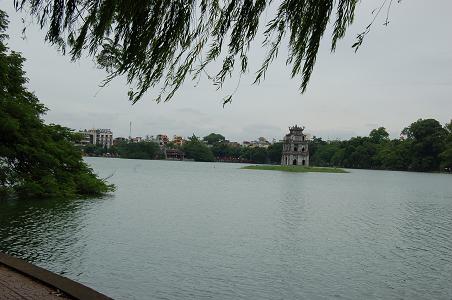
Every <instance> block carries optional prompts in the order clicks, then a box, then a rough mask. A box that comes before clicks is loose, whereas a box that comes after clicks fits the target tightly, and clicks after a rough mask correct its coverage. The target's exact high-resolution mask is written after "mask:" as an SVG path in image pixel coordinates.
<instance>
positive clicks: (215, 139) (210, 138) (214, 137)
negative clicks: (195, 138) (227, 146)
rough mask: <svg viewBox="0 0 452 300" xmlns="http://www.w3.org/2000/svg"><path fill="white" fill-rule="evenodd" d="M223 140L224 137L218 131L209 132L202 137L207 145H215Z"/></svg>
mask: <svg viewBox="0 0 452 300" xmlns="http://www.w3.org/2000/svg"><path fill="white" fill-rule="evenodd" d="M225 140H226V139H225V137H224V136H223V135H221V134H219V133H211V134H209V135H207V136H205V137H204V138H203V141H205V142H206V143H207V144H209V145H216V144H219V143H222V142H224V141H225Z"/></svg>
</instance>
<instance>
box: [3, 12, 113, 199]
mask: <svg viewBox="0 0 452 300" xmlns="http://www.w3.org/2000/svg"><path fill="white" fill-rule="evenodd" d="M7 25H8V22H7V17H6V14H5V13H4V12H3V11H1V10H0V196H10V195H18V196H22V197H63V196H64V197H68V196H70V197H72V196H86V195H101V194H103V193H106V192H108V191H110V190H112V188H113V186H110V185H107V184H106V183H105V182H104V181H103V180H101V179H98V178H97V177H96V175H95V174H94V173H93V171H92V170H91V169H90V168H89V167H88V166H87V165H86V164H85V163H84V162H83V160H82V156H81V152H80V151H79V150H78V149H77V148H76V147H75V146H74V142H75V141H76V140H77V139H78V138H79V135H77V134H74V133H73V132H72V131H71V130H69V129H68V128H65V127H62V126H59V125H46V124H44V122H43V120H42V119H41V116H42V115H43V114H44V113H45V112H46V108H45V107H44V106H43V105H42V104H41V103H39V101H38V99H37V97H36V96H35V95H34V94H32V93H30V92H29V91H28V90H27V89H26V87H25V83H26V82H27V78H26V77H25V72H24V71H23V69H22V64H23V62H24V60H25V59H24V58H23V57H22V56H21V55H20V54H19V53H17V52H14V51H9V49H8V47H7V45H6V43H5V41H6V39H7V35H6V34H5V30H6V28H7Z"/></svg>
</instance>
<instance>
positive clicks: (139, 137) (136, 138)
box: [130, 136, 143, 143]
mask: <svg viewBox="0 0 452 300" xmlns="http://www.w3.org/2000/svg"><path fill="white" fill-rule="evenodd" d="M142 140H143V138H142V137H141V136H137V137H134V138H133V137H131V138H130V142H131V143H139V142H141V141H142Z"/></svg>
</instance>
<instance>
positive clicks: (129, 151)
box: [84, 119, 452, 172]
mask: <svg viewBox="0 0 452 300" xmlns="http://www.w3.org/2000/svg"><path fill="white" fill-rule="evenodd" d="M166 149H177V150H181V151H183V152H184V153H185V158H186V159H191V160H194V161H206V162H213V161H218V162H238V163H249V164H270V165H271V164H274V165H276V164H280V162H281V154H282V143H281V142H274V143H272V144H269V145H266V147H250V146H244V145H240V144H239V143H237V142H231V141H228V140H227V139H226V138H225V137H224V136H223V135H222V134H219V133H211V134H209V135H207V136H205V137H204V138H201V137H197V136H195V135H193V136H191V137H189V138H188V139H187V140H186V142H185V143H184V144H183V145H181V146H179V145H175V144H172V143H168V144H167V145H166ZM162 151H163V149H162V148H160V147H159V145H158V144H157V143H155V142H152V141H143V142H140V143H130V142H122V143H120V144H118V145H115V146H113V147H111V148H110V149H106V148H102V147H100V146H95V145H89V146H86V147H85V148H84V152H85V154H86V155H88V156H108V155H106V154H107V153H108V154H109V155H111V156H113V157H121V158H137V159H163V158H164V154H163V153H162ZM309 155H310V159H309V160H310V165H311V166H316V167H328V168H347V169H371V170H394V171H415V172H451V170H452V121H451V122H449V123H447V124H445V125H444V126H442V125H441V123H439V122H438V121H437V120H435V119H419V120H417V121H415V122H413V123H412V124H410V125H409V126H408V127H406V128H405V129H403V130H402V132H401V135H400V137H399V138H395V139H390V138H389V133H388V132H387V131H386V129H385V128H384V127H379V128H376V129H373V130H372V131H370V133H369V135H368V136H358V137H352V138H350V139H348V140H323V139H322V138H320V137H316V136H314V137H313V138H312V139H311V140H310V141H309Z"/></svg>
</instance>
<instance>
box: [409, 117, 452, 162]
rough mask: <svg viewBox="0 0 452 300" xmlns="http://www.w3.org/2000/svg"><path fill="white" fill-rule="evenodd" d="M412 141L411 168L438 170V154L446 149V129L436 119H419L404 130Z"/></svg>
mask: <svg viewBox="0 0 452 300" xmlns="http://www.w3.org/2000/svg"><path fill="white" fill-rule="evenodd" d="M402 134H404V135H406V136H407V139H408V141H410V142H411V143H412V153H413V157H412V162H411V168H412V169H413V170H416V171H433V170H438V168H439V165H440V159H439V157H438V155H439V154H440V153H441V152H442V151H443V150H444V142H445V138H446V134H447V132H446V130H445V129H444V128H443V127H442V126H441V124H440V123H439V122H438V121H437V120H435V119H424V120H423V119H419V120H417V121H416V122H414V123H412V124H411V125H410V126H408V127H407V128H405V129H404V130H403V131H402Z"/></svg>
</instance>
